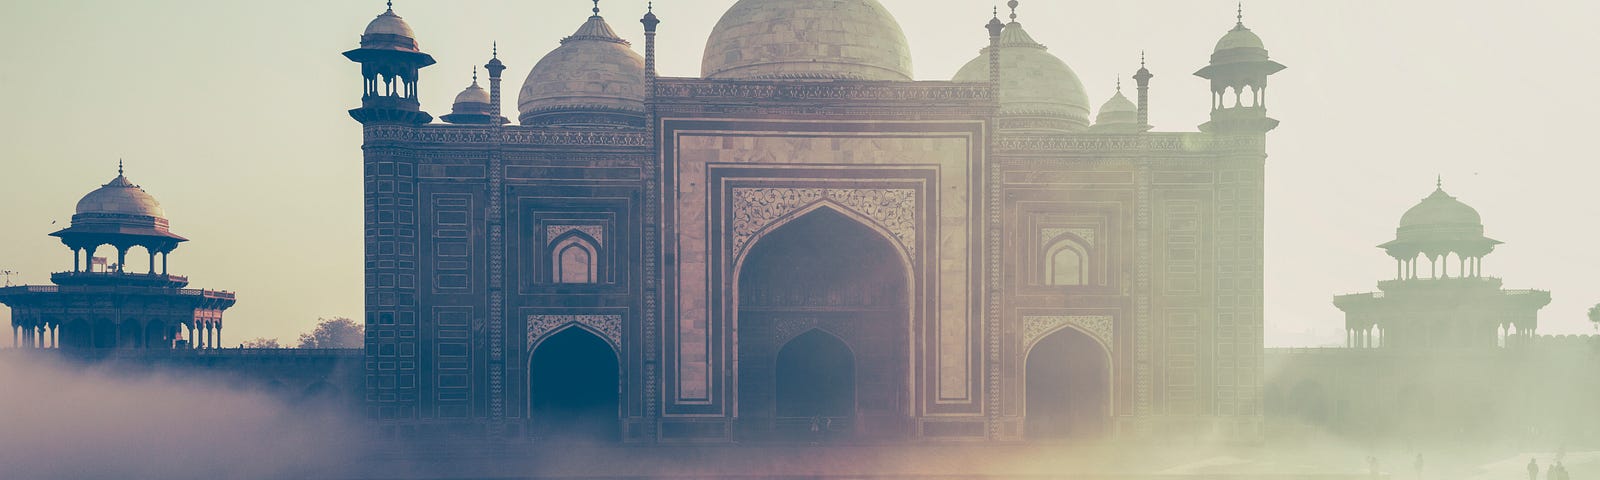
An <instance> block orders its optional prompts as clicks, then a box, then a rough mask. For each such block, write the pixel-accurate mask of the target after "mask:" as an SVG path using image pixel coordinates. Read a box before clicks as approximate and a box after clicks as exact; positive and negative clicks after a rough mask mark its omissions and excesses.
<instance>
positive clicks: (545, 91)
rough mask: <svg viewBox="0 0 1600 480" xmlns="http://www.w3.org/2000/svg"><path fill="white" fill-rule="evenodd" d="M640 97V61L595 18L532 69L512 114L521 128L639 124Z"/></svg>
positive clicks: (641, 86) (641, 71)
mask: <svg viewBox="0 0 1600 480" xmlns="http://www.w3.org/2000/svg"><path fill="white" fill-rule="evenodd" d="M644 96H645V95H644V57H642V56H640V55H639V54H638V53H637V52H634V51H633V49H632V48H631V47H629V46H628V42H627V41H626V40H623V39H622V38H620V37H618V36H617V34H616V32H615V31H613V30H611V26H610V25H607V24H606V21H605V19H603V18H600V16H598V15H597V16H593V17H589V20H588V21H587V22H584V24H583V26H582V27H580V28H578V31H577V32H576V33H573V34H572V36H570V37H567V38H564V39H562V40H561V46H560V47H557V48H556V49H555V50H553V51H551V52H550V53H549V54H547V55H545V56H544V58H543V59H540V60H539V63H538V64H536V65H534V66H533V70H532V71H529V72H528V79H527V81H525V82H523V84H522V93H521V95H520V96H519V97H518V99H517V110H518V111H519V112H521V117H520V120H521V122H522V124H523V125H531V124H582V123H589V122H590V121H593V122H596V123H602V124H616V123H625V124H634V123H643V118H644ZM573 113H590V114H593V115H589V116H588V117H587V119H579V118H576V117H574V116H572V115H569V114H573Z"/></svg>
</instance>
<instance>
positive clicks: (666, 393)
mask: <svg viewBox="0 0 1600 480" xmlns="http://www.w3.org/2000/svg"><path fill="white" fill-rule="evenodd" d="M1008 5H1009V7H1010V9H1011V14H1010V21H1009V22H1008V21H1002V20H1001V19H1000V18H999V15H996V16H995V18H992V19H988V24H987V26H986V28H987V31H986V32H984V31H983V30H980V29H978V28H976V27H977V25H978V24H979V23H980V22H974V25H973V26H974V27H975V28H973V29H972V31H971V33H972V35H971V37H972V40H973V42H972V48H973V49H974V51H977V52H978V53H977V55H976V56H975V58H973V59H972V61H971V62H970V63H968V64H966V66H965V67H963V68H962V69H961V70H960V71H959V72H958V73H957V74H956V75H955V76H954V77H953V78H952V79H951V80H949V81H923V80H915V79H913V78H912V75H911V72H912V63H911V62H912V58H911V48H910V45H909V44H908V43H907V41H906V37H905V35H904V33H902V31H901V28H900V25H899V23H897V22H896V20H895V17H894V15H893V14H892V13H891V12H890V11H889V10H888V9H886V8H885V7H884V6H883V5H881V4H879V3H878V1H877V0H740V1H738V2H737V3H735V4H734V5H733V6H732V7H730V8H729V9H728V10H727V11H726V13H724V14H723V16H722V17H721V20H720V21H719V22H718V23H717V25H716V27H715V29H714V30H713V31H712V33H711V35H710V38H709V39H708V40H707V42H706V47H705V51H704V56H703V62H702V69H701V75H700V77H698V78H670V77H661V76H659V75H657V72H656V67H655V65H656V64H655V59H656V52H655V39H656V34H657V33H658V28H659V27H661V26H662V25H667V26H668V27H669V28H666V29H660V30H659V31H660V32H663V33H665V34H668V35H670V34H671V33H670V32H671V30H670V24H663V20H662V19H660V18H658V17H657V16H656V14H655V13H654V12H649V13H646V14H645V15H644V17H643V18H642V19H641V20H640V21H641V23H642V26H643V40H644V42H643V49H642V54H641V53H640V51H639V50H638V49H636V47H635V45H634V44H633V43H631V42H630V41H629V40H627V39H625V38H626V37H632V36H633V35H632V34H626V33H625V32H627V31H630V30H629V29H618V28H614V27H613V25H612V24H611V23H610V22H608V21H607V19H606V18H605V17H603V16H602V15H601V9H600V5H599V2H596V6H595V9H594V14H593V15H592V16H590V17H588V18H586V19H581V18H574V19H573V23H574V25H575V26H576V30H575V31H574V32H573V34H572V35H571V36H568V37H566V38H565V39H563V40H561V43H560V45H559V46H556V47H555V48H554V49H553V50H551V51H550V52H549V53H548V54H546V55H545V56H544V57H543V58H541V59H538V60H537V61H536V62H534V61H532V60H531V59H530V60H529V62H528V63H527V64H523V65H511V64H507V63H503V62H502V61H501V59H499V58H498V55H496V58H493V59H491V60H489V61H488V63H487V64H486V65H484V71H485V72H486V73H487V80H488V88H487V89H485V88H484V87H482V86H481V85H480V83H479V79H478V78H477V76H476V74H474V77H473V79H472V84H471V86H469V87H467V88H466V89H465V90H463V91H462V92H461V94H460V95H458V96H457V97H456V98H455V102H454V104H453V105H452V106H451V107H450V114H448V115H444V116H442V117H440V118H441V120H442V121H443V123H435V122H434V121H433V116H432V115H430V114H428V113H426V112H425V111H424V110H423V108H422V107H423V103H422V101H421V100H420V99H419V98H418V97H417V91H418V89H417V85H418V82H419V80H420V78H419V77H420V72H421V70H422V69H423V68H425V67H427V66H429V65H431V64H433V63H434V59H433V57H432V56H430V55H429V54H428V53H425V51H424V50H423V49H422V47H421V44H420V43H419V40H422V39H423V38H422V37H421V36H419V35H418V34H417V33H416V32H414V31H413V30H412V29H411V28H410V26H409V25H407V23H406V22H405V20H403V19H402V18H401V17H400V16H399V15H398V14H397V13H396V12H395V11H394V9H393V7H392V6H391V8H390V9H389V10H386V11H384V12H383V13H382V14H381V15H379V16H378V17H377V18H376V19H375V20H373V21H372V22H371V23H370V24H369V25H368V26H367V28H366V30H365V32H363V34H362V35H361V38H360V45H359V48H356V49H354V50H350V51H348V52H345V56H346V57H348V58H349V59H350V60H352V61H354V62H356V63H359V64H360V66H361V72H362V76H363V78H364V79H365V83H364V89H363V93H362V97H361V105H360V107H359V108H356V109H353V110H351V111H350V115H351V117H353V118H354V119H355V120H356V121H358V122H360V123H361V124H362V126H363V129H362V134H363V155H362V159H363V165H364V172H365V174H364V188H365V232H366V234H365V245H366V248H365V252H366V253H365V256H366V258H365V264H366V288H365V295H366V298H365V303H366V325H367V345H366V349H365V352H366V353H365V355H366V362H365V399H366V405H367V412H368V414H369V415H370V416H371V417H372V418H373V419H374V420H375V421H376V422H377V423H378V424H379V425H381V428H382V429H383V430H384V431H386V432H390V433H392V434H394V435H396V436H400V437H412V436H427V435H430V434H435V433H440V432H474V433H479V434H489V435H497V436H506V437H519V436H531V437H535V438H540V437H554V436H556V435H558V434H560V435H574V434H580V433H581V434H584V435H592V436H594V437H597V438H601V439H607V440H614V441H623V442H630V443H703V442H714V443H716V442H734V441H751V440H756V441H759V440H769V439H775V440H782V439H790V438H797V437H803V436H805V435H815V434H812V433H808V432H810V431H812V430H813V429H820V430H822V431H824V432H825V434H826V435H828V436H829V437H830V438H850V439H854V440H857V441H1015V440H1023V439H1049V438H1062V437H1066V438H1137V437H1150V436H1158V435H1166V434H1171V433H1177V432H1186V433H1192V434H1196V435H1214V436H1220V437H1225V438H1257V437H1259V435H1260V434H1261V427H1262V414H1263V406H1262V402H1261V400H1262V394H1261V389H1262V362H1263V357H1262V356H1263V349H1262V321H1263V320H1262V268H1263V267H1262V264H1263V253H1262V232H1263V219H1262V209H1263V201H1264V199H1263V167H1264V164H1265V160H1266V134H1267V132H1269V131H1271V130H1272V129H1273V128H1275V127H1276V126H1277V124H1278V122H1277V120H1274V119H1272V118H1270V117H1268V116H1267V106H1266V87H1267V79H1268V77H1269V76H1271V75H1272V74H1274V73H1276V72H1278V71H1279V70H1282V69H1283V68H1284V67H1283V65H1280V64H1278V63H1276V62H1274V61H1272V60H1271V59H1270V58H1269V57H1268V54H1267V49H1266V47H1265V45H1264V43H1263V42H1262V40H1261V38H1260V37H1258V36H1257V35H1256V34H1255V33H1253V32H1252V31H1251V30H1250V29H1249V28H1247V27H1245V25H1244V22H1243V18H1242V15H1241V16H1240V18H1239V20H1238V22H1237V23H1236V24H1235V25H1233V26H1232V28H1231V30H1228V31H1227V32H1226V33H1225V34H1224V35H1223V36H1222V38H1221V40H1220V41H1218V42H1217V44H1216V49H1215V52H1214V53H1213V54H1212V56H1211V58H1210V61H1209V62H1202V61H1201V59H1195V60H1196V61H1195V63H1196V64H1203V68H1200V69H1199V71H1198V72H1196V73H1195V74H1196V75H1198V76H1200V77H1203V78H1206V79H1208V80H1210V88H1209V91H1207V92H1193V95H1195V96H1197V97H1198V96H1199V95H1201V94H1206V95H1210V97H1211V112H1210V113H1211V117H1210V121H1209V122H1206V123H1205V124H1203V125H1200V126H1199V129H1198V131H1191V132H1162V131H1155V130H1154V129H1153V127H1152V126H1151V125H1150V124H1149V121H1148V118H1149V112H1150V109H1151V108H1153V107H1152V105H1151V102H1150V100H1149V98H1150V97H1149V91H1150V88H1151V80H1152V78H1153V77H1154V74H1152V72H1151V71H1150V70H1148V69H1146V68H1145V67H1144V65H1142V64H1141V65H1140V66H1139V69H1138V70H1137V71H1136V72H1135V74H1134V75H1132V76H1131V78H1132V79H1133V80H1134V82H1135V88H1136V93H1137V95H1136V97H1135V98H1136V100H1130V98H1129V97H1128V96H1125V95H1124V94H1123V93H1122V92H1121V89H1120V85H1119V88H1118V92H1117V93H1116V95H1114V96H1113V97H1112V98H1110V99H1109V100H1108V101H1106V102H1105V103H1104V104H1102V105H1101V106H1100V108H1099V110H1098V111H1097V112H1096V111H1093V110H1092V109H1091V106H1092V103H1091V102H1090V99H1089V98H1088V96H1087V95H1086V93H1085V90H1084V87H1083V84H1082V82H1081V81H1080V80H1079V79H1078V76H1077V75H1076V74H1075V73H1074V72H1073V70H1072V68H1071V67H1070V66H1069V65H1068V63H1066V62H1064V61H1063V59H1061V58H1060V57H1058V56H1056V55H1055V54H1053V53H1051V51H1050V50H1048V49H1047V48H1046V47H1045V46H1044V45H1041V44H1039V42H1037V41H1036V40H1034V39H1033V38H1032V37H1031V36H1030V35H1029V34H1028V32H1027V30H1026V29H1025V28H1024V27H1023V23H1022V22H1021V21H1020V20H1019V18H1022V17H1019V14H1018V13H1017V12H1018V7H1019V5H1018V2H1017V1H1011V2H1009V4H1008ZM1023 12H1025V9H1024V10H1023ZM977 20H980V21H981V20H983V19H977ZM630 23H631V22H630ZM635 28H636V27H635ZM619 32H622V33H619ZM983 33H987V38H984V37H983V36H981V35H983ZM634 38H638V37H634ZM1130 63H1131V62H1130ZM1141 63H1142V62H1141ZM511 68H528V69H529V70H528V74H527V76H526V80H525V81H524V82H523V84H522V86H521V89H520V90H518V92H519V93H518V95H517V99H516V106H517V110H516V112H515V120H516V122H515V124H513V123H512V122H511V119H510V117H509V115H510V114H509V112H507V113H502V111H501V106H502V104H503V103H504V102H505V100H504V99H503V98H502V85H501V82H502V80H503V72H504V71H505V70H507V69H511ZM462 74H463V80H464V76H465V75H464V74H465V72H462ZM1169 96H1170V97H1179V96H1182V95H1177V94H1174V95H1169ZM1181 103H1183V104H1185V105H1188V104H1190V103H1189V102H1181ZM1196 103H1197V102H1196ZM1091 114H1092V115H1091ZM819 426H820V427H819Z"/></svg>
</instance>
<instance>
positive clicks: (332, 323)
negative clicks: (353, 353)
mask: <svg viewBox="0 0 1600 480" xmlns="http://www.w3.org/2000/svg"><path fill="white" fill-rule="evenodd" d="M365 338H366V327H364V326H362V325H361V324H359V323H356V322H355V321H354V320H351V319H349V318H347V317H332V318H318V319H317V328H316V329H315V330H312V331H311V333H302V334H300V348H361V345H362V343H363V342H364V340H365Z"/></svg>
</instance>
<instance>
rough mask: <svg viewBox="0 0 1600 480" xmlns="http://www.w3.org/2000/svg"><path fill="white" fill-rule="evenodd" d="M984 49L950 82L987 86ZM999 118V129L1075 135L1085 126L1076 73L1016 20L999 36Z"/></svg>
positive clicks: (1085, 104) (1085, 98)
mask: <svg viewBox="0 0 1600 480" xmlns="http://www.w3.org/2000/svg"><path fill="white" fill-rule="evenodd" d="M989 48H992V47H985V48H984V49H983V50H981V51H980V52H979V54H978V57H977V58H974V59H972V61H970V62H967V65H966V66H964V67H961V70H960V71H959V72H957V73H956V76H955V78H954V81H957V82H978V83H981V82H988V81H989ZM1124 100H1126V99H1124ZM999 117H1000V118H999V120H1000V125H999V128H1000V129H1001V130H1024V131H1041V132H1076V131H1082V130H1083V129H1085V128H1088V127H1089V95H1088V94H1087V93H1085V92H1084V89H1083V82H1082V81H1080V80H1078V74H1077V73H1074V72H1073V71H1072V67H1068V66H1067V63H1066V62H1063V61H1061V59H1060V58H1057V57H1056V56H1055V55H1052V54H1050V52H1049V51H1048V49H1047V48H1046V47H1045V46H1044V45H1041V44H1039V42H1037V41H1034V39H1033V36H1031V35H1028V31H1027V30H1024V29H1023V28H1022V24H1021V23H1018V22H1017V21H1015V20H1012V22H1011V23H1009V24H1007V25H1006V26H1005V29H1004V30H1001V33H1000V115H999Z"/></svg>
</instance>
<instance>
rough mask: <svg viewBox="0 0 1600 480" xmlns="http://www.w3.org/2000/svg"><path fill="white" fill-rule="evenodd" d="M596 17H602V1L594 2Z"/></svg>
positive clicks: (596, 0)
mask: <svg viewBox="0 0 1600 480" xmlns="http://www.w3.org/2000/svg"><path fill="white" fill-rule="evenodd" d="M594 16H596V17H598V16H600V0H594Z"/></svg>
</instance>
